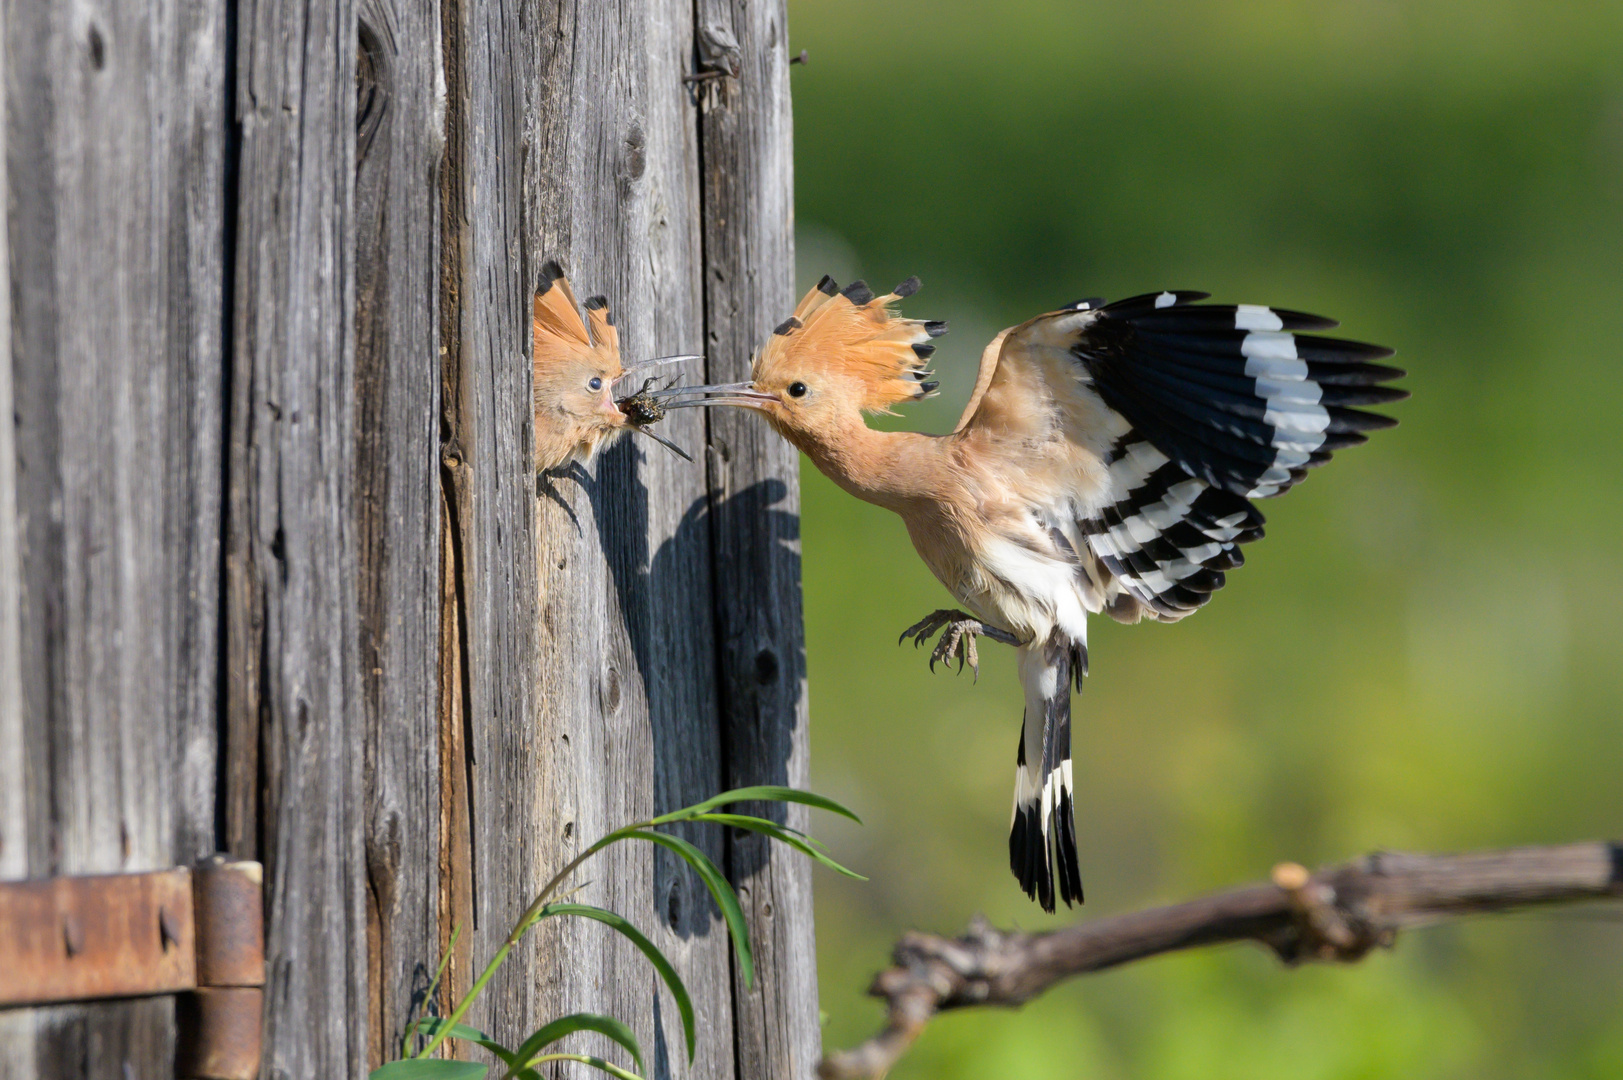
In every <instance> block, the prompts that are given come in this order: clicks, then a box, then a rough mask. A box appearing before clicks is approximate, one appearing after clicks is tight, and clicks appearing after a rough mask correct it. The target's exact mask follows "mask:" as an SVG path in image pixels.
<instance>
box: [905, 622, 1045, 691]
mask: <svg viewBox="0 0 1623 1080" xmlns="http://www.w3.org/2000/svg"><path fill="white" fill-rule="evenodd" d="M937 630H940V631H941V640H939V641H937V642H936V646H935V648H934V649H932V650H930V670H931V671H934V670H935V666H936V663H937V662H940V663H943V664H950V663H952V656H953V654H954V653H957V654H958V670H959V671H963V670H964V665H965V664H968V665H969V670H970V671H971V672H973V673H974V675H975V678H977V679H979V678H980V674H981V658H980V655H979V654H978V653H977V652H976V649H975V638H976V637H977V636H979V635H982V634H984V635H985V636H987V637H989V638H991V639H992V640H993V641H1001V642H1003V644H1005V645H1018V644H1020V639H1019V638H1017V637H1015V636H1014V635H1013V634H1011V633H1009V632H1008V631H1007V630H1003V629H1000V628H999V627H996V626H990V625H988V624H986V623H983V622H981V621H980V620H979V619H977V618H975V617H974V616H973V615H970V614H968V613H967V612H963V611H956V610H953V609H951V608H942V609H941V610H940V611H932V612H930V614H928V615H926V616H925V617H924V618H922V619H920V620H919V621H918V622H916V623H914V624H913V625H912V626H909V627H908V628H907V629H906V630H903V631H902V636H901V637H900V638H898V639H897V640H896V644H898V645H900V644H901V643H902V642H904V641H906V640H907V639H908V638H912V639H913V647H914V648H915V649H916V648H918V647H919V646H920V645H923V644H924V640H925V639H926V638H928V637H930V636H931V635H932V634H934V633H935V632H936V631H937Z"/></svg>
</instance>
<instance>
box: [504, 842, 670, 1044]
mask: <svg viewBox="0 0 1623 1080" xmlns="http://www.w3.org/2000/svg"><path fill="white" fill-rule="evenodd" d="M650 835H657V834H650ZM661 839H663V837H661ZM541 911H542V918H546V917H548V916H551V915H578V916H580V917H581V918H583V919H596V920H597V921H598V922H600V923H603V924H605V925H607V926H609V927H611V928H613V929H615V930H618V931H619V932H620V933H621V934H623V935H625V936H626V937H627V938H628V939H630V941H631V943H632V944H633V945H635V946H636V947H637V948H639V949H641V950H642V954H643V955H644V956H646V957H647V958H648V962H649V963H650V964H653V965H654V970H655V971H657V972H659V976H660V978H662V979H664V980H665V985H666V986H668V987H670V990H671V997H673V998H675V999H676V1009H677V1011H678V1012H680V1013H681V1014H682V1035H683V1037H684V1038H685V1039H686V1041H687V1048H688V1063H689V1064H691V1063H692V1062H693V1055H694V1053H695V1052H696V1050H697V1049H698V1033H697V1031H696V1029H695V1027H694V1021H693V999H692V998H690V997H688V989H687V987H686V986H683V985H682V979H681V977H680V976H678V975H677V974H676V969H675V968H674V967H672V966H671V962H670V961H669V960H667V959H665V954H664V953H662V952H660V951H659V947H658V946H657V945H655V944H654V943H653V942H652V941H649V940H648V939H647V938H646V937H644V936H643V933H642V931H641V930H638V929H637V928H636V927H635V926H632V925H631V923H630V922H628V921H627V920H626V919H625V918H624V917H623V916H620V915H616V914H615V913H614V912H612V911H609V910H608V909H607V908H600V907H594V906H592V905H591V904H548V905H547V906H546V907H544V908H542V909H541ZM533 1037H534V1036H531V1038H533ZM526 1042H528V1040H526ZM632 1053H633V1055H634V1056H635V1055H636V1051H632ZM638 1067H639V1068H640V1067H641V1059H640V1058H639V1060H638Z"/></svg>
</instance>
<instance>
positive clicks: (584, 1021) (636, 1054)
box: [503, 1013, 643, 1080]
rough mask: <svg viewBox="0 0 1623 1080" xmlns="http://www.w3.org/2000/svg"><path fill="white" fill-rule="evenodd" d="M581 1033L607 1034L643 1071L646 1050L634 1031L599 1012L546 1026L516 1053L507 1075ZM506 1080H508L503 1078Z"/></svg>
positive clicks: (572, 1017) (582, 1014)
mask: <svg viewBox="0 0 1623 1080" xmlns="http://www.w3.org/2000/svg"><path fill="white" fill-rule="evenodd" d="M577 1031H595V1032H597V1033H598V1034H599V1035H606V1036H608V1037H609V1038H611V1039H613V1040H614V1041H615V1042H617V1043H619V1044H620V1045H621V1046H623V1047H625V1048H626V1050H628V1051H629V1052H630V1053H631V1060H632V1061H634V1062H636V1065H637V1068H638V1069H641V1068H643V1063H642V1049H641V1048H640V1047H638V1046H637V1037H636V1036H635V1035H633V1034H632V1033H631V1029H630V1028H629V1027H627V1026H626V1025H624V1024H622V1023H621V1022H620V1021H618V1020H616V1019H615V1018H614V1017H612V1016H598V1015H597V1014H595V1013H572V1014H571V1015H569V1016H562V1017H559V1018H558V1019H557V1020H554V1021H553V1022H552V1023H550V1024H547V1025H546V1026H545V1027H542V1028H540V1029H538V1030H537V1031H536V1032H535V1034H533V1035H531V1036H530V1037H529V1038H528V1039H525V1040H524V1044H523V1045H522V1046H520V1047H519V1048H518V1049H517V1050H515V1051H513V1060H512V1061H511V1062H510V1063H509V1064H508V1067H507V1074H506V1075H507V1076H512V1075H513V1074H514V1072H516V1071H517V1070H519V1069H523V1068H527V1067H528V1066H529V1064H530V1059H531V1058H533V1057H535V1056H536V1055H537V1054H539V1053H540V1052H541V1051H542V1050H543V1049H544V1048H545V1047H548V1046H551V1045H552V1044H553V1043H555V1042H557V1041H558V1040H559V1039H561V1038H563V1037H564V1036H565V1035H572V1034H574V1033H575V1032H577ZM503 1080H506V1077H504V1078H503Z"/></svg>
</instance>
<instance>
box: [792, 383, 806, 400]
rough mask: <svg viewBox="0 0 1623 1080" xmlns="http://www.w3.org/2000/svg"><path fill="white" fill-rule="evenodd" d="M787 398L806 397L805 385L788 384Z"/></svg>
mask: <svg viewBox="0 0 1623 1080" xmlns="http://www.w3.org/2000/svg"><path fill="white" fill-rule="evenodd" d="M789 396H790V397H805V396H806V384H805V383H803V382H792V383H790V384H789Z"/></svg>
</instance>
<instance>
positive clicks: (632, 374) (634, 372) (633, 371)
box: [614, 353, 704, 383]
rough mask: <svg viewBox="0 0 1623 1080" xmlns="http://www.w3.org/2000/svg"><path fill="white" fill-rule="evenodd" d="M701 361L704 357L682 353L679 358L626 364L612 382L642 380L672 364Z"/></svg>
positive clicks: (662, 358) (669, 357) (668, 357)
mask: <svg viewBox="0 0 1623 1080" xmlns="http://www.w3.org/2000/svg"><path fill="white" fill-rule="evenodd" d="M703 359H704V357H702V356H695V355H692V354H689V353H683V354H682V355H680V356H660V357H656V358H655V359H653V360H639V361H638V362H637V363H635V364H627V365H626V366H625V368H624V369H623V370H622V371H621V372H620V375H619V377H618V378H617V379H615V380H614V381H615V382H617V383H620V382H625V381H626V380H628V379H635V378H644V379H646V378H648V377H649V376H650V375H655V374H657V373H658V372H659V369H660V368H665V367H670V366H671V365H672V364H685V363H687V362H688V361H689V360H703Z"/></svg>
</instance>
